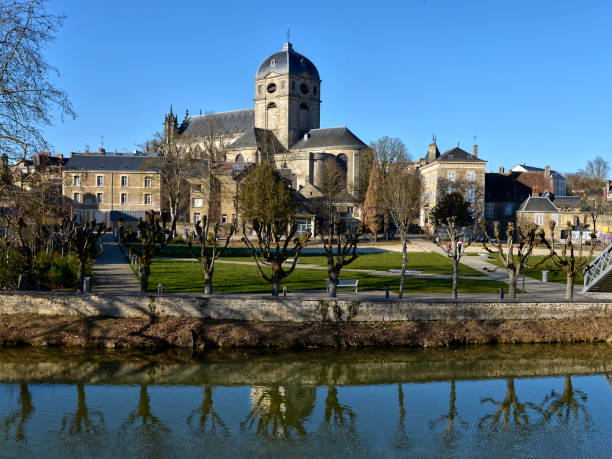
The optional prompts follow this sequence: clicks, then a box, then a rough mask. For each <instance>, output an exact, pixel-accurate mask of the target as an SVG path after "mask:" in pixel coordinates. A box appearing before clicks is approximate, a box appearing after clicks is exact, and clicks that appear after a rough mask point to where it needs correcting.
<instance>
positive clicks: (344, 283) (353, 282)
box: [325, 279, 359, 293]
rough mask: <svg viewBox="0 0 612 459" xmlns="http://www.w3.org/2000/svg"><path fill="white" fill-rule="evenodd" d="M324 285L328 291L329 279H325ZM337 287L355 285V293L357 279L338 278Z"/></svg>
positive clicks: (357, 286) (357, 284) (357, 283)
mask: <svg viewBox="0 0 612 459" xmlns="http://www.w3.org/2000/svg"><path fill="white" fill-rule="evenodd" d="M325 286H326V288H327V291H328V292H329V279H325ZM338 287H355V293H357V289H358V288H359V279H340V280H338Z"/></svg>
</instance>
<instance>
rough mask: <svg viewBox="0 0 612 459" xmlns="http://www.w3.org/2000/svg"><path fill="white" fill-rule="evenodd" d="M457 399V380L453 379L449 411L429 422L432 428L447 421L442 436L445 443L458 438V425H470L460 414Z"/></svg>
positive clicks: (460, 426)
mask: <svg viewBox="0 0 612 459" xmlns="http://www.w3.org/2000/svg"><path fill="white" fill-rule="evenodd" d="M456 401H457V391H456V387H455V380H454V379H451V381H450V395H449V405H448V413H445V414H443V415H441V416H440V417H439V418H437V419H434V420H433V421H431V422H430V423H429V427H430V428H431V429H433V428H435V427H437V426H438V425H440V424H441V423H444V422H445V423H446V427H445V429H444V432H443V433H442V436H441V439H442V441H443V442H444V443H445V444H450V443H453V442H454V441H455V440H456V439H457V431H456V430H455V429H456V427H459V428H464V429H465V428H467V427H468V423H467V422H465V421H464V420H463V419H461V417H460V416H459V413H458V411H457V406H456ZM457 424H458V425H457Z"/></svg>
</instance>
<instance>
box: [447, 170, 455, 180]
mask: <svg viewBox="0 0 612 459" xmlns="http://www.w3.org/2000/svg"><path fill="white" fill-rule="evenodd" d="M446 177H447V178H448V180H450V181H451V182H454V181H455V171H448V174H447V175H446Z"/></svg>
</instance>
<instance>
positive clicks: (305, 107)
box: [300, 103, 308, 110]
mask: <svg viewBox="0 0 612 459" xmlns="http://www.w3.org/2000/svg"><path fill="white" fill-rule="evenodd" d="M300 110H308V105H306V104H305V103H302V104H301V105H300Z"/></svg>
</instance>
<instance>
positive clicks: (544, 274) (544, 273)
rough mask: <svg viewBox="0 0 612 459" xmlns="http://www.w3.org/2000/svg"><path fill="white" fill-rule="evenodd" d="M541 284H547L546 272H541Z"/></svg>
mask: <svg viewBox="0 0 612 459" xmlns="http://www.w3.org/2000/svg"><path fill="white" fill-rule="evenodd" d="M542 282H548V271H542Z"/></svg>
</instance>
